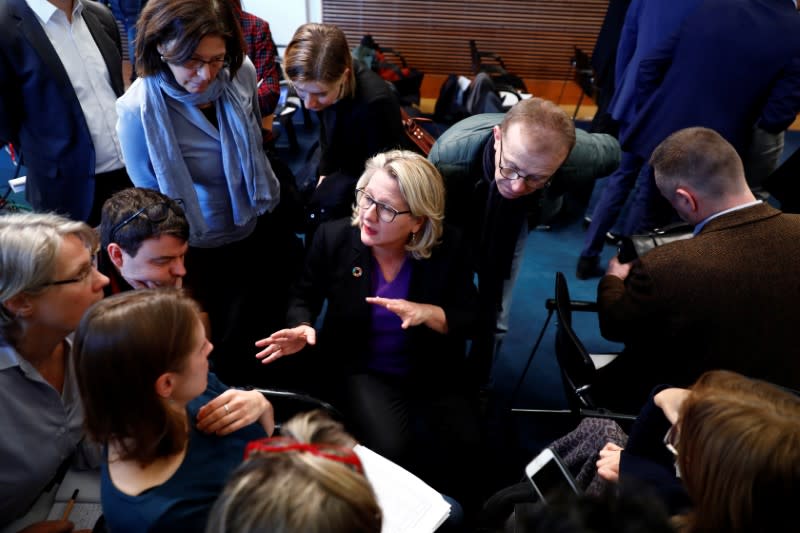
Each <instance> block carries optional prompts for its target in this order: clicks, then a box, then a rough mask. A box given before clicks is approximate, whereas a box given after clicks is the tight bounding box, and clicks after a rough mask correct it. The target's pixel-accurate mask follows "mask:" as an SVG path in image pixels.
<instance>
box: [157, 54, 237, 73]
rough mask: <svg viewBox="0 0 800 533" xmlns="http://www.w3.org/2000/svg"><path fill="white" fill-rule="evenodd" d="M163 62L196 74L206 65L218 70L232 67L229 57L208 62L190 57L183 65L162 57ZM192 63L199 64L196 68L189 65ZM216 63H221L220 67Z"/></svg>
mask: <svg viewBox="0 0 800 533" xmlns="http://www.w3.org/2000/svg"><path fill="white" fill-rule="evenodd" d="M161 61H163V62H164V63H169V64H170V65H174V66H176V67H181V68H185V69H186V70H191V71H194V72H195V73H197V72H200V71H201V70H202V69H203V67H205V66H206V65H208V67H209V68H218V69H223V68H227V67H229V66H230V65H231V59H230V58H229V57H228V56H227V55H226V56H225V57H223V58H222V59H210V60H208V61H206V60H205V59H200V58H199V57H190V58H189V59H187V60H186V61H184V62H183V63H175V62H174V61H170V60H169V59H167V58H166V57H164V56H163V55H162V56H161ZM192 61H196V62H197V63H198V64H197V65H195V66H191V65H189V64H188V63H190V62H192ZM215 63H220V66H219V67H217V66H215V65H214V64H215Z"/></svg>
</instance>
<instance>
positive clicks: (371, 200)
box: [356, 189, 412, 224]
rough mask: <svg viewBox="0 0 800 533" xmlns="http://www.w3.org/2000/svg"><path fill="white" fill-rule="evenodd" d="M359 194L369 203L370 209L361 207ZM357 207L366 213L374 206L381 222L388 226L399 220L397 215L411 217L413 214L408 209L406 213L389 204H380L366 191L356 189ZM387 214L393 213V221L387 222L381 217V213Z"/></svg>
mask: <svg viewBox="0 0 800 533" xmlns="http://www.w3.org/2000/svg"><path fill="white" fill-rule="evenodd" d="M359 194H360V195H361V197H362V198H366V199H367V200H368V201H369V206H368V207H364V206H362V205H361V202H359V196H358V195H359ZM356 205H357V206H358V208H359V209H363V210H364V211H368V210H369V209H370V208H371V207H372V206H373V205H374V206H375V209H376V210H377V211H378V219H379V220H381V221H382V222H385V223H386V224H391V223H392V222H394V219H396V218H397V215H410V214H411V213H412V211H411V210H410V209H407V210H405V211H398V210H397V209H395V208H394V207H392V206H390V205H389V204H385V203H383V202H379V201H377V200H376V199H375V198H373V196H372V195H371V194H369V193H368V192H367V191H365V190H364V189H356ZM381 209H383V211H381ZM385 212H389V213H392V218H391V220H386V219H384V218H382V217H381V213H385Z"/></svg>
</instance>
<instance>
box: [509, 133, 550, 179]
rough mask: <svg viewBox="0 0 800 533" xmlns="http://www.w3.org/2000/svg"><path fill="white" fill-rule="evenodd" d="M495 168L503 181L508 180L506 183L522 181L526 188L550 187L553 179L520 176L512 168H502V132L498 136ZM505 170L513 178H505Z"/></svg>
mask: <svg viewBox="0 0 800 533" xmlns="http://www.w3.org/2000/svg"><path fill="white" fill-rule="evenodd" d="M497 168H498V169H499V171H500V176H502V178H503V179H504V180H508V181H517V180H523V181H524V182H525V185H528V186H535V185H541V186H542V187H549V186H550V182H551V180H552V179H553V176H548V177H546V178H544V179H541V178H536V177H532V176H531V175H530V174H529V175H527V176H522V175H520V173H519V172H518V171H516V170H514V169H513V168H511V167H504V166H503V134H502V132H501V134H500V159H499V161H498V162H497ZM506 170H507V171H509V172H511V173H512V174H513V175H514V177H513V178H510V177H508V176H506V174H505V171H506Z"/></svg>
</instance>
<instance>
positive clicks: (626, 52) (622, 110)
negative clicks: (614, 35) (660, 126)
mask: <svg viewBox="0 0 800 533" xmlns="http://www.w3.org/2000/svg"><path fill="white" fill-rule="evenodd" d="M698 3H699V0H676V1H672V2H664V1H661V0H634V1H633V2H632V3H631V6H630V8H629V9H628V12H627V15H626V17H625V25H624V26H623V28H622V34H621V37H620V40H619V48H618V49H617V58H616V70H615V79H616V93H615V94H614V97H613V99H612V100H611V103H610V104H609V113H610V114H611V117H612V118H613V119H614V120H615V121H616V122H617V124H618V125H619V133H620V138H623V137H624V136H625V135H626V134H627V131H628V127H629V126H630V124H631V122H632V121H633V120H634V118H635V117H636V107H635V106H634V98H635V91H636V85H637V81H638V75H639V64H640V63H641V61H642V60H643V59H644V58H646V57H648V56H649V55H650V54H651V53H652V52H653V50H655V49H657V48H658V47H659V46H660V45H661V43H663V42H664V41H667V40H669V39H670V38H671V37H672V35H673V34H674V33H675V32H676V31H677V30H678V29H679V28H680V26H681V23H682V22H683V20H684V19H685V18H686V15H687V14H688V13H690V12H691V11H692V9H694V8H695V7H697V4H698ZM645 162H646V156H645V157H641V156H638V155H636V154H633V153H630V152H626V151H625V152H623V153H622V158H621V161H620V164H619V167H618V168H617V169H616V170H614V172H613V173H612V174H611V175H610V176H608V178H607V179H606V180H605V181H606V183H605V187H604V188H603V190H602V192H601V194H600V198H599V200H598V201H597V205H596V206H595V208H594V209H593V210H592V214H591V218H592V220H591V223H590V224H589V228H588V229H587V230H586V237H585V238H584V245H583V249H582V250H581V255H580V259H579V260H578V267H577V271H576V277H577V278H578V279H587V278H592V277H600V276H602V275H603V269H602V268H600V266H599V264H600V254H601V253H602V251H603V245H604V244H605V239H606V232H608V231H610V230H611V229H612V227H613V226H614V224H615V223H616V222H617V217H618V216H619V214H620V213H621V212H622V209H623V207H624V205H625V202H626V200H627V199H628V196H629V195H630V192H631V191H632V190H633V186H634V184H635V183H636V178H637V176H638V175H639V172H640V171H641V169H642V167H643V166H644V164H645Z"/></svg>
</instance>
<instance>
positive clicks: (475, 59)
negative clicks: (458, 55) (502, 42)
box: [469, 39, 507, 74]
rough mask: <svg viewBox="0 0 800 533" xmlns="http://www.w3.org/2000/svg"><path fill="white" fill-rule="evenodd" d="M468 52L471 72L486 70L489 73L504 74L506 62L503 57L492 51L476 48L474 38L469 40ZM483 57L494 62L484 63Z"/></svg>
mask: <svg viewBox="0 0 800 533" xmlns="http://www.w3.org/2000/svg"><path fill="white" fill-rule="evenodd" d="M469 53H470V57H471V59H472V73H473V74H477V73H478V72H488V73H489V74H506V73H507V70H506V64H505V63H503V59H502V58H501V57H500V56H499V55H497V54H495V53H494V52H486V51H480V50H478V45H477V44H476V43H475V40H474V39H470V41H469ZM484 58H488V59H491V60H492V61H494V64H486V63H484V62H483V59H484Z"/></svg>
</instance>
